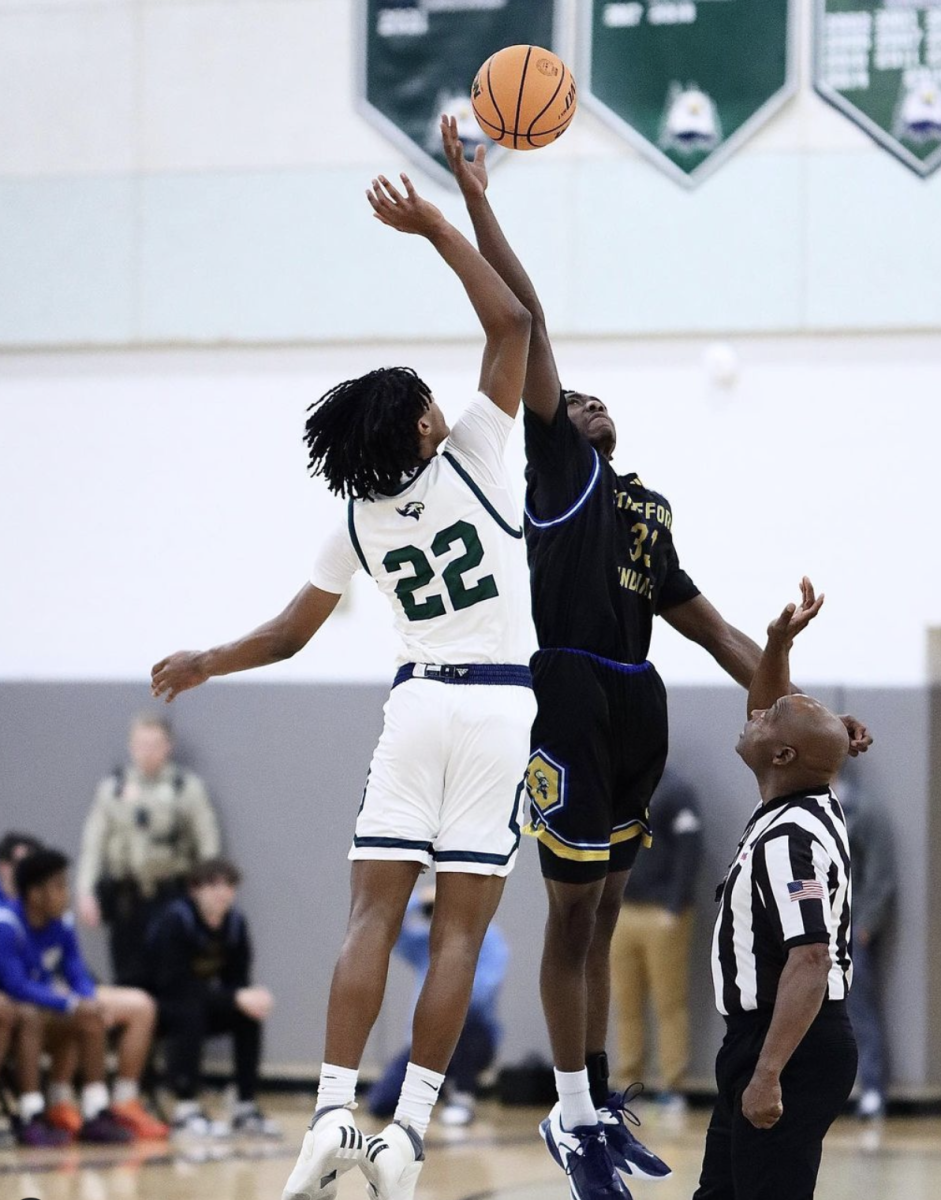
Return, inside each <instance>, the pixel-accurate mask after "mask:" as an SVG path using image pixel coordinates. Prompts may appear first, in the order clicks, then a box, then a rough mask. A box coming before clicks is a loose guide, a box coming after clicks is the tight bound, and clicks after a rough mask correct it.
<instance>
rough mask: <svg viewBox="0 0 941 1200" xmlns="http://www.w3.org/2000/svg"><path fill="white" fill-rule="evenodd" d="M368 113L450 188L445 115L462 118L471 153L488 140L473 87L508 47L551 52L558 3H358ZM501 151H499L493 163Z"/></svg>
mask: <svg viewBox="0 0 941 1200" xmlns="http://www.w3.org/2000/svg"><path fill="white" fill-rule="evenodd" d="M357 2H358V5H359V9H358V13H357V20H358V22H359V28H360V33H361V37H360V46H359V49H358V54H359V68H360V69H359V84H358V88H359V101H360V110H361V112H362V114H363V116H364V117H365V118H366V120H368V121H369V122H370V123H371V124H372V125H374V126H375V127H376V128H377V129H379V130H380V131H381V132H382V133H383V134H384V135H385V136H386V137H388V138H389V139H390V140H391V141H393V142H395V143H396V144H397V145H399V146H401V147H402V148H403V150H404V151H405V153H406V154H408V155H409V157H410V158H412V159H413V160H414V161H415V162H417V163H419V164H420V165H421V166H423V167H424V168H425V169H426V170H427V171H429V173H430V174H432V175H434V176H435V177H436V178H437V179H438V180H439V181H441V182H444V181H447V182H450V183H453V182H454V181H453V177H452V175H451V172H450V171H449V170H448V166H447V160H446V159H445V157H444V155H443V153H442V152H441V134H440V131H439V124H440V120H441V114H442V113H450V114H453V115H454V116H456V117H457V123H458V132H459V134H460V136H461V137H462V138H463V139H464V141H465V143H466V144H468V145H469V147H470V149H471V150H473V148H474V146H475V145H477V144H478V143H480V142H488V144H489V140H488V139H487V138H486V137H485V135H484V133H483V132H482V131H481V128H480V126H479V125H478V124H477V121H476V120H475V118H474V114H473V112H472V110H471V103H470V90H471V84H472V83H473V82H474V77H475V75H476V74H477V70H478V68H479V67H480V66H481V65H482V64H483V63H484V62H485V60H486V59H488V58H489V57H490V55H491V54H493V53H494V52H495V51H497V50H502V49H503V47H504V46H515V45H519V44H521V43H531V44H532V45H536V46H545V47H546V48H547V49H553V48H554V42H555V40H556V39H555V32H556V30H555V19H556V9H557V4H558V0H357ZM502 154H503V151H502V150H500V149H499V148H496V147H494V150H493V151H492V152H491V154H490V161H491V163H492V162H494V161H496V159H497V157H499V156H501V155H502Z"/></svg>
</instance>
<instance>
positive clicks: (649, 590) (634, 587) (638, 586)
mask: <svg viewBox="0 0 941 1200" xmlns="http://www.w3.org/2000/svg"><path fill="white" fill-rule="evenodd" d="M648 565H649V564H648ZM618 582H619V583H620V585H621V587H622V588H626V589H627V590H628V591H629V592H636V593H637V595H638V596H646V597H647V599H648V600H650V602H651V603H653V580H652V579H651V578H650V576H649V575H642V574H641V573H640V571H635V570H634V568H633V567H618Z"/></svg>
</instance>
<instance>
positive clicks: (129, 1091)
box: [111, 1079, 140, 1104]
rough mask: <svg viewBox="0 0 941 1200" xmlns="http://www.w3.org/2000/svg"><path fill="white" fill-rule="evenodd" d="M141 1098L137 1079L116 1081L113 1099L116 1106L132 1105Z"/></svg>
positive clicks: (112, 1094)
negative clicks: (133, 1101) (131, 1103)
mask: <svg viewBox="0 0 941 1200" xmlns="http://www.w3.org/2000/svg"><path fill="white" fill-rule="evenodd" d="M139 1096H140V1088H139V1087H138V1086H137V1080H136V1079H116V1080H115V1081H114V1088H113V1090H112V1093H111V1099H112V1100H113V1101H114V1102H115V1104H130V1102H131V1101H132V1100H137V1099H138V1098H139Z"/></svg>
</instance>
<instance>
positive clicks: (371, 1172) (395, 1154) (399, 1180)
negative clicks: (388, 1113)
mask: <svg viewBox="0 0 941 1200" xmlns="http://www.w3.org/2000/svg"><path fill="white" fill-rule="evenodd" d="M424 1163H425V1144H424V1142H423V1141H422V1139H421V1137H420V1136H419V1135H418V1134H417V1133H416V1132H415V1130H414V1129H412V1127H411V1125H400V1124H399V1123H398V1121H393V1122H392V1124H391V1125H387V1126H386V1127H385V1129H383V1131H382V1133H377V1134H374V1135H373V1136H372V1137H369V1138H367V1139H366V1156H365V1158H364V1159H363V1160H362V1162H361V1163H360V1166H361V1167H362V1170H363V1174H364V1175H365V1176H366V1183H367V1185H368V1186H367V1188H366V1191H367V1193H368V1195H369V1197H370V1200H412V1197H413V1196H414V1195H415V1185H416V1183H417V1182H418V1176H419V1175H420V1174H421V1169H422V1167H423V1166H424Z"/></svg>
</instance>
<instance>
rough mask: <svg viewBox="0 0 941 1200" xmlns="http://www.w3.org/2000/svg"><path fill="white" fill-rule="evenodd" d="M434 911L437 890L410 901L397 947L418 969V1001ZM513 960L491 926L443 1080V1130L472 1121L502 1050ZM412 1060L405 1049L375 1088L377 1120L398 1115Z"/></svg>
mask: <svg viewBox="0 0 941 1200" xmlns="http://www.w3.org/2000/svg"><path fill="white" fill-rule="evenodd" d="M434 905H435V889H434V887H426V888H423V889H422V891H421V892H418V893H416V894H415V895H413V896H412V898H411V900H410V901H409V903H408V908H407V909H406V910H405V920H404V921H403V922H402V932H401V933H400V934H399V938H398V941H397V942H396V943H395V947H394V950H395V953H396V954H398V955H400V956H401V957H402V958H404V959H405V960H406V962H408V963H409V964H410V965H411V966H412V967H414V969H415V973H416V975H417V978H418V988H417V991H416V996H415V998H416V1001H417V999H418V996H419V995H420V994H421V988H422V985H423V984H424V982H425V976H426V975H427V974H428V965H429V962H430V951H429V942H430V938H431V918H432V916H433V914H434ZM509 957H510V952H509V949H508V947H507V944H506V939H505V938H504V936H503V934H502V933H501V932H500V930H499V929H498V928H497V927H496V926H495V925H491V926H490V928H489V929H488V930H487V932H486V934H485V935H484V941H483V945H482V946H481V949H480V958H479V959H478V960H477V972H476V974H475V975H474V987H473V991H472V992H471V1000H470V1008H469V1009H468V1010H467V1020H466V1021H465V1022H464V1029H463V1031H462V1032H461V1037H460V1041H459V1042H458V1044H457V1048H456V1049H455V1051H454V1055H453V1057H452V1058H451V1063H450V1065H449V1067H448V1070H447V1074H446V1076H445V1083H444V1101H445V1104H444V1107H443V1108H442V1110H441V1117H440V1120H441V1123H442V1124H443V1125H469V1124H470V1123H471V1121H473V1119H474V1112H475V1106H476V1102H477V1086H478V1080H479V1079H480V1076H481V1075H482V1074H483V1073H484V1071H486V1070H487V1069H488V1068H489V1067H490V1066H492V1064H493V1061H494V1059H495V1057H496V1053H497V1048H498V1046H499V1044H500V1035H501V1030H500V1025H499V1023H498V1021H497V1001H498V999H499V996H500V988H501V987H502V986H503V980H504V977H505V975H506V967H507V962H508V961H509ZM409 1055H410V1048H409V1047H406V1048H405V1049H404V1050H403V1051H402V1052H401V1054H399V1055H398V1056H397V1057H396V1058H394V1059H393V1060H392V1062H390V1063H389V1065H388V1067H386V1070H385V1072H384V1074H383V1076H382V1078H381V1079H380V1080H379V1081H378V1082H377V1083H376V1084H374V1085H373V1087H372V1088H371V1090H370V1092H369V1101H368V1103H369V1111H370V1112H371V1113H372V1114H373V1116H375V1117H382V1118H387V1117H391V1116H392V1114H393V1113H394V1111H395V1107H396V1104H397V1103H398V1099H399V1093H400V1092H401V1090H402V1083H403V1080H404V1079H405V1069H406V1067H407V1066H408V1062H409Z"/></svg>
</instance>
